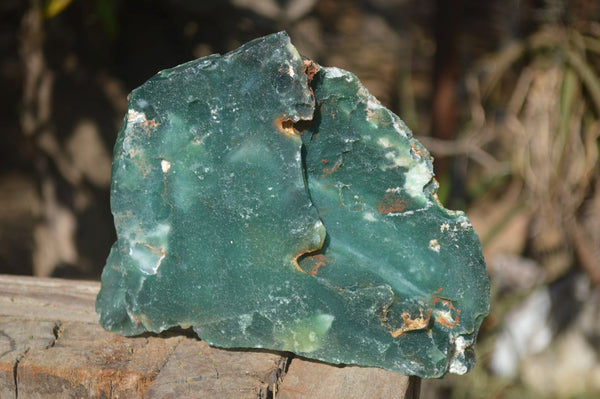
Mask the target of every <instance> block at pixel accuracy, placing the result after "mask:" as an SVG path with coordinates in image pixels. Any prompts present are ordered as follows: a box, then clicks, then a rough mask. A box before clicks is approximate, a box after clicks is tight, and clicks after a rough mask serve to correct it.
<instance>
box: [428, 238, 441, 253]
mask: <svg viewBox="0 0 600 399" xmlns="http://www.w3.org/2000/svg"><path fill="white" fill-rule="evenodd" d="M429 249H431V250H432V251H434V252H440V243H439V242H438V240H431V241H429Z"/></svg>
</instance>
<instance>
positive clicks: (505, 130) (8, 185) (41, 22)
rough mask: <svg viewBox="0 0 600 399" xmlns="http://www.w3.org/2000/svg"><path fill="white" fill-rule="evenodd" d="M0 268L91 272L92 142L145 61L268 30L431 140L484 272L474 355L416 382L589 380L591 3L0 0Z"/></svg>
mask: <svg viewBox="0 0 600 399" xmlns="http://www.w3.org/2000/svg"><path fill="white" fill-rule="evenodd" d="M0 19H1V21H2V23H1V24H0V54H1V57H0V82H1V84H0V87H2V91H1V92H0V102H1V103H0V126H2V130H3V132H2V137H3V144H2V146H0V163H1V169H0V272H1V273H12V274H29V275H35V276H40V277H44V276H57V277H74V278H88V279H98V278H99V275H100V272H101V268H102V267H103V262H104V259H105V258H106V256H107V254H108V251H109V248H110V245H111V244H112V242H113V241H114V239H115V237H114V229H113V226H112V216H111V214H110V209H109V185H110V164H111V151H112V146H113V143H114V141H115V139H116V134H117V131H118V128H119V126H120V124H121V121H122V118H123V115H124V114H125V111H126V108H127V93H129V92H130V91H131V90H132V89H133V88H135V87H137V86H138V85H140V84H141V83H143V82H144V81H145V80H147V79H148V78H149V77H151V76H152V75H153V74H155V73H156V72H157V71H159V70H160V69H164V68H168V67H172V66H174V65H176V64H179V63H182V62H185V61H188V60H190V59H194V58H197V57H202V56H205V55H208V54H211V53H215V52H218V53H224V52H227V51H229V50H232V49H234V48H236V47H238V46H239V45H241V44H242V43H244V42H246V41H248V40H251V39H254V38H256V37H259V36H262V35H265V34H269V33H272V32H274V31H278V30H282V29H285V30H287V31H288V33H289V34H290V36H291V37H292V41H293V42H294V44H295V45H296V46H297V47H298V49H299V50H300V51H301V52H302V53H303V54H304V55H306V56H308V57H310V58H312V59H314V60H316V61H317V62H319V63H321V64H322V65H326V66H338V67H341V68H344V69H348V70H350V71H352V72H354V73H355V74H356V75H358V77H359V78H360V79H361V80H362V81H363V82H364V83H365V85H366V86H367V87H368V89H369V90H370V91H371V92H372V93H373V94H374V95H375V96H377V97H378V98H379V99H380V100H381V101H382V102H383V103H384V104H385V105H386V106H388V107H389V108H390V109H392V110H393V111H394V112H396V113H397V114H398V115H400V116H401V117H402V118H403V119H404V120H405V121H406V123H407V124H408V126H409V127H410V128H411V129H413V131H414V132H415V135H416V136H417V137H418V138H419V140H421V141H422V142H423V143H424V144H425V146H426V147H428V148H429V149H430V150H431V152H432V154H433V155H434V157H435V158H436V162H435V168H436V175H437V179H438V180H439V181H440V193H439V194H440V198H441V200H442V201H443V202H444V203H445V204H446V205H447V206H448V207H450V208H460V209H466V211H467V214H468V216H469V217H470V218H471V220H472V222H473V224H474V226H475V228H476V230H477V231H478V233H479V235H480V237H481V239H482V244H483V249H484V254H485V257H486V261H487V263H488V270H489V273H490V277H491V281H492V286H493V289H492V290H493V292H492V295H493V303H492V313H491V315H490V316H489V317H488V319H486V321H485V322H484V325H483V327H482V331H481V333H480V339H479V344H478V348H477V351H478V352H479V353H478V359H479V363H478V366H477V367H476V369H475V370H474V371H473V372H472V373H470V374H469V375H467V376H460V377H457V376H449V377H446V378H444V379H442V380H436V381H425V382H424V383H423V387H422V389H423V392H422V396H423V397H425V398H442V397H444V398H446V397H450V398H483V397H486V398H518V397H523V398H535V397H550V398H593V397H599V395H600V352H599V348H600V288H599V286H600V184H599V183H600V182H599V180H600V167H599V164H600V163H599V161H598V159H599V150H600V140H599V137H600V122H599V119H600V3H598V2H597V1H593V0H571V1H569V0H502V1H500V0H489V1H483V2H482V1H476V0H422V1H416V0H204V1H195V0H147V1H141V0H127V1H125V0H47V1H43V0H29V1H25V0H3V1H2V2H0Z"/></svg>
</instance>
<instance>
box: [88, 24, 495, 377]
mask: <svg viewBox="0 0 600 399" xmlns="http://www.w3.org/2000/svg"><path fill="white" fill-rule="evenodd" d="M111 190H112V191H111V195H112V197H111V200H112V211H113V214H114V219H115V226H116V230H117V236H118V240H117V242H116V243H115V244H114V245H113V247H112V250H111V252H110V255H109V257H108V260H107V263H106V266H105V268H104V271H103V274H102V289H101V291H100V293H99V295H98V300H97V311H98V313H99V314H100V323H101V324H102V326H103V327H104V328H106V329H108V330H110V331H114V332H117V333H120V334H124V335H136V334H141V333H143V332H146V331H151V332H160V331H164V330H166V329H168V328H171V327H174V326H181V327H184V328H187V327H192V328H193V329H194V331H195V332H196V333H197V334H198V336H199V337H200V338H201V339H203V340H205V341H206V342H208V343H209V344H211V345H215V346H219V347H227V348H267V349H271V350H280V351H291V352H294V353H296V354H298V355H301V356H304V357H307V358H312V359H318V360H322V361H325V362H330V363H344V364H357V365H363V366H376V367H382V368H385V369H389V370H392V371H395V372H398V373H402V374H407V375H418V376H421V377H440V376H442V375H444V374H445V373H446V372H448V371H450V372H453V373H458V374H462V373H466V372H467V371H469V370H470V369H471V368H472V366H473V363H474V356H473V351H472V345H473V344H474V341H475V338H476V335H477V331H478V329H479V326H480V324H481V322H482V320H483V318H484V317H485V316H486V315H487V313H488V310H489V281H488V277H487V274H486V267H485V263H484V260H483V257H482V254H481V246H480V243H479V239H478V237H477V235H476V234H475V232H474V231H473V228H472V227H471V224H470V223H469V221H468V219H467V218H466V216H465V215H464V214H463V213H462V212H454V211H449V210H447V209H444V208H443V207H442V206H441V205H440V204H439V202H438V201H437V199H436V197H435V192H436V190H437V184H436V182H435V180H434V179H433V171H432V164H431V158H430V156H429V153H428V152H427V150H426V149H425V148H423V146H422V145H421V144H420V143H419V142H418V141H416V140H415V139H413V138H412V134H411V132H410V131H409V130H408V129H407V127H406V126H405V125H404V124H403V122H402V121H401V120H400V119H399V118H398V117H397V116H396V115H394V114H393V113H391V112H390V111H389V110H387V109H386V108H384V107H383V106H382V105H381V104H380V103H379V102H378V101H377V100H376V99H375V98H374V97H372V96H371V95H370V94H369V93H368V92H367V90H366V89H365V88H364V87H363V86H362V85H361V84H360V82H359V81H358V79H357V78H356V77H355V76H354V75H352V74H351V73H349V72H346V71H343V70H341V69H337V68H324V67H320V66H318V65H316V64H314V63H312V62H310V61H308V60H303V59H302V57H301V56H300V55H299V54H298V52H297V50H296V49H295V48H294V47H293V46H292V45H291V43H290V40H289V38H288V36H287V35H286V34H285V33H283V32H282V33H277V34H273V35H270V36H267V37H264V38H261V39H257V40H255V41H252V42H250V43H247V44H246V45H244V46H242V47H241V48H239V49H238V50H235V51H233V52H230V53H228V54H226V55H223V56H220V55H212V56H209V57H205V58H201V59H198V60H195V61H192V62H189V63H186V64H183V65H180V66H177V67H175V68H173V69H169V70H166V71H162V72H159V73H158V74H157V75H156V76H154V77H153V78H151V79H150V80H149V81H147V82H146V83H144V84H143V85H142V86H140V87H139V88H137V89H135V90H134V91H133V92H132V93H131V95H130V98H129V110H128V113H127V115H126V117H125V120H124V122H123V126H122V128H121V131H120V132H119V136H118V139H117V143H116V146H115V152H114V162H113V170H112V188H111Z"/></svg>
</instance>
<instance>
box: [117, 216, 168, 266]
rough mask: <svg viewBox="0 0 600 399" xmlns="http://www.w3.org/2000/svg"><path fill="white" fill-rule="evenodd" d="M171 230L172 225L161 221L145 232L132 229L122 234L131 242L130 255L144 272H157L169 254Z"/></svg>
mask: <svg viewBox="0 0 600 399" xmlns="http://www.w3.org/2000/svg"><path fill="white" fill-rule="evenodd" d="M170 231H171V226H170V225H168V224H165V223H161V224H159V225H158V226H156V228H154V229H153V230H150V231H148V232H147V233H144V234H139V232H137V231H132V230H129V231H126V232H124V234H122V238H123V239H125V240H127V242H128V244H129V256H131V259H132V260H134V261H135V262H136V263H137V264H138V267H139V269H140V271H142V273H144V274H147V275H151V274H156V272H157V271H158V268H159V267H160V265H161V263H162V261H163V259H164V258H165V257H166V256H167V247H168V240H169V232H170Z"/></svg>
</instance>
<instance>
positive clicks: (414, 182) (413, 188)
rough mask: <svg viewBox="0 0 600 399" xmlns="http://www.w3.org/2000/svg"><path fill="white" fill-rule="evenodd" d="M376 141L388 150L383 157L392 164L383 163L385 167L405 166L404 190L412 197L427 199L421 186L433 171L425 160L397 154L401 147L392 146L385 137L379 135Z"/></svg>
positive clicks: (428, 180)
mask: <svg viewBox="0 0 600 399" xmlns="http://www.w3.org/2000/svg"><path fill="white" fill-rule="evenodd" d="M377 142H378V144H379V145H380V146H381V147H383V148H384V149H389V150H390V151H388V152H387V153H386V154H385V158H386V159H388V160H389V161H390V162H391V163H392V164H391V165H385V168H398V167H401V168H406V169H407V172H406V174H405V175H404V177H405V182H404V187H403V188H404V190H405V191H406V192H407V193H408V194H410V196H412V197H414V198H420V199H422V200H427V198H426V197H425V193H424V192H423V188H424V187H425V186H426V185H427V184H428V183H429V182H430V181H431V179H432V178H433V172H432V171H431V169H430V168H429V167H428V165H427V161H426V160H425V159H423V158H419V160H414V159H412V158H411V157H407V156H406V157H403V156H401V155H399V154H401V152H402V148H400V147H396V146H394V145H393V144H392V143H390V140H389V139H388V138H387V137H381V138H379V140H377Z"/></svg>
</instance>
